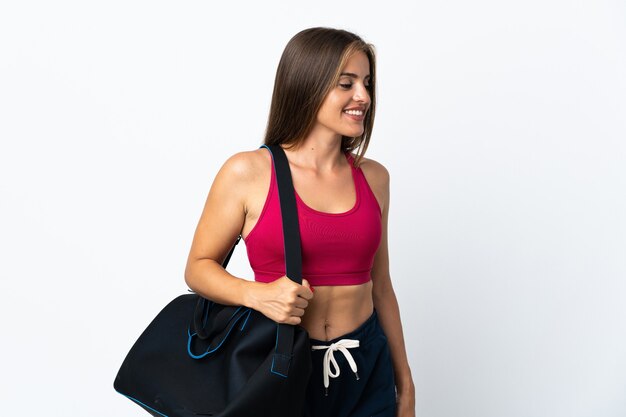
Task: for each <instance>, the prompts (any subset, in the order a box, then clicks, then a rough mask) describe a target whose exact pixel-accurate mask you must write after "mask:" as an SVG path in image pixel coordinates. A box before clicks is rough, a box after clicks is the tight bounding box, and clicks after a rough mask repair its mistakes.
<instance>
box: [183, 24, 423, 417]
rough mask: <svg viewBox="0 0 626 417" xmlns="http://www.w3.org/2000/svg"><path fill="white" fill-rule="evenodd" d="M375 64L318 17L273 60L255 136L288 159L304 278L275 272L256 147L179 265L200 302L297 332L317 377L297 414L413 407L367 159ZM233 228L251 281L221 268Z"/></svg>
mask: <svg viewBox="0 0 626 417" xmlns="http://www.w3.org/2000/svg"><path fill="white" fill-rule="evenodd" d="M375 67H376V65H375V54H374V48H373V46H372V45H371V44H368V43H366V42H364V41H363V40H362V39H361V38H360V37H359V36H357V35H355V34H353V33H350V32H347V31H345V30H338V29H332V28H324V27H318V28H309V29H305V30H303V31H301V32H299V33H298V34H296V35H295V36H294V37H293V38H292V39H291V40H290V41H289V43H288V44H287V46H286V47H285V50H284V52H283V54H282V57H281V59H280V62H279V65H278V69H277V73H276V79H275V84H274V91H273V96H272V103H271V108H270V114H269V120H268V125H267V129H266V133H265V139H264V144H265V145H268V146H269V145H280V146H281V147H282V148H283V149H284V150H285V153H286V155H287V159H288V161H289V166H290V170H291V174H292V178H293V184H294V188H295V191H296V203H297V208H298V218H299V225H300V234H301V240H302V274H303V278H304V279H303V281H302V285H299V284H297V283H295V282H293V281H292V280H290V279H289V278H288V277H287V276H285V269H284V252H283V251H284V248H283V241H282V225H281V216H280V205H279V200H278V190H277V186H276V178H275V172H274V168H273V164H272V157H271V154H270V153H269V152H268V149H267V148H264V147H262V148H259V149H257V150H253V151H242V152H239V153H236V154H234V155H232V156H231V157H230V158H228V159H227V160H226V161H225V163H224V164H223V165H222V167H221V169H220V170H219V172H218V173H217V175H216V177H215V180H214V182H213V184H212V186H211V189H210V191H209V194H208V197H207V200H206V203H205V206H204V210H203V212H202V215H201V217H200V220H199V222H198V225H197V228H196V231H195V234H194V238H193V242H192V246H191V250H190V253H189V257H188V261H187V266H186V270H185V280H186V283H187V285H188V286H189V287H190V288H191V289H192V290H194V291H195V292H197V293H198V294H200V295H202V296H204V297H206V298H209V299H212V300H215V301H216V302H219V303H224V304H239V305H245V306H248V307H251V308H253V309H256V310H258V311H260V312H261V313H263V314H264V315H266V316H267V317H269V318H271V319H273V320H275V321H277V322H281V323H289V324H294V325H300V326H302V327H303V328H305V329H306V330H307V332H308V333H309V336H310V340H311V349H312V357H313V374H312V375H311V378H310V380H309V383H308V387H307V397H306V406H305V409H304V410H302V415H304V416H306V417H318V416H319V417H322V416H323V417H344V416H345V417H348V416H354V417H357V416H378V417H382V416H389V417H396V416H399V417H410V416H414V415H415V392H414V385H413V381H412V377H411V371H410V368H409V364H408V360H407V355H406V350H405V345H404V338H403V332H402V324H401V321H400V313H399V308H398V302H397V299H396V296H395V293H394V290H393V286H392V282H391V277H390V274H389V257H388V245H387V224H388V217H389V173H388V171H387V169H386V168H385V167H384V166H383V165H382V164H380V163H379V162H376V161H375V160H373V159H368V158H365V157H364V156H363V155H364V153H365V151H366V149H367V146H368V143H369V140H370V137H371V133H372V126H373V122H374V112H375V81H376V77H375ZM356 149H358V150H359V151H360V152H359V153H357V154H354V153H353V151H354V150H356ZM238 236H241V237H242V238H243V239H244V242H245V243H246V250H247V253H248V258H249V260H250V265H251V267H252V269H253V271H254V275H255V276H254V278H255V280H254V281H250V280H247V279H244V278H239V277H235V276H233V275H232V274H230V273H229V272H227V271H226V270H225V269H224V268H223V267H222V266H221V263H222V261H223V260H224V258H225V257H226V255H227V253H228V251H229V250H230V248H231V246H232V244H233V242H234V241H235V239H236V238H237V237H238ZM331 378H332V379H333V381H332V383H331ZM297 414H298V413H294V416H295V415H297Z"/></svg>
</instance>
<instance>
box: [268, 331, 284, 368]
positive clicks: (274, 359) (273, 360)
mask: <svg viewBox="0 0 626 417" xmlns="http://www.w3.org/2000/svg"><path fill="white" fill-rule="evenodd" d="M279 330H280V326H279V325H278V323H276V345H275V346H274V356H272V367H271V368H270V372H271V373H273V374H276V375H280V376H282V377H283V378H287V375H284V374H281V373H280V372H277V371H275V370H274V362H275V361H276V348H277V347H278V331H279Z"/></svg>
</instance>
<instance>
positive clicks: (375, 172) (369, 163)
mask: <svg viewBox="0 0 626 417" xmlns="http://www.w3.org/2000/svg"><path fill="white" fill-rule="evenodd" d="M351 155H352V157H353V158H356V155H354V154H351ZM359 168H360V169H361V171H362V172H363V175H364V176H365V179H366V180H367V183H368V184H369V186H370V188H371V190H372V192H373V193H374V195H375V196H376V199H377V200H378V203H379V205H380V206H381V208H383V210H384V207H385V206H386V205H387V204H388V203H387V202H388V201H389V171H388V170H387V168H386V167H385V166H384V165H383V164H381V163H380V162H378V161H376V160H374V159H371V158H366V157H363V158H362V159H361V162H360V164H359Z"/></svg>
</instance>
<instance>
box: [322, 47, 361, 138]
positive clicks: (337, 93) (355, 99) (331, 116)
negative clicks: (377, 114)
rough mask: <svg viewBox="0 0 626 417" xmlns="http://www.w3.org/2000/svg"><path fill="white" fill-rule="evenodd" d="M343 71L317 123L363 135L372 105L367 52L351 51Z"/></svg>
mask: <svg viewBox="0 0 626 417" xmlns="http://www.w3.org/2000/svg"><path fill="white" fill-rule="evenodd" d="M341 74H342V75H341V76H340V77H339V81H338V82H337V85H336V86H334V88H333V89H332V90H331V91H330V93H328V95H327V96H326V98H325V99H324V101H323V102H322V107H321V108H320V110H319V112H318V113H317V124H318V127H321V126H323V127H325V128H326V129H328V130H330V131H332V132H334V133H336V134H339V135H344V136H348V137H356V136H360V135H362V134H363V120H365V114H366V113H367V111H368V109H369V106H370V73H369V59H368V58H367V55H365V53H364V52H361V51H359V52H357V53H355V54H354V55H352V57H350V59H349V60H348V62H347V63H346V65H345V67H344V68H342V70H341ZM348 109H353V110H348ZM346 111H347V112H346ZM319 125H321V126H319Z"/></svg>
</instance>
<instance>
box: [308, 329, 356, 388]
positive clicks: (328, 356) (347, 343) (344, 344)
mask: <svg viewBox="0 0 626 417" xmlns="http://www.w3.org/2000/svg"><path fill="white" fill-rule="evenodd" d="M355 347H359V341H358V340H353V339H341V340H340V341H338V342H335V343H331V344H330V345H329V346H325V345H316V346H311V348H312V350H319V349H327V350H326V353H325V354H324V388H325V389H326V394H325V395H328V385H329V384H330V379H329V376H331V377H333V378H337V377H338V376H339V372H340V371H339V365H338V364H337V360H336V359H335V356H334V354H333V352H334V351H336V350H339V351H341V353H343V355H344V356H345V357H346V359H347V360H348V363H349V364H350V368H352V372H354V374H355V375H356V379H357V380H358V379H359V374H358V373H357V371H356V370H357V368H356V362H355V361H354V358H353V357H352V355H351V354H350V352H348V349H350V348H355ZM331 363H332V364H333V367H334V368H335V371H334V372H333V371H332V370H331V369H330V364H331Z"/></svg>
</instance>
